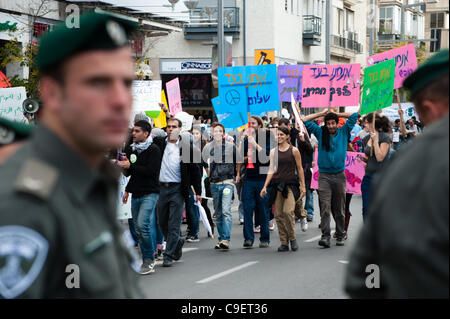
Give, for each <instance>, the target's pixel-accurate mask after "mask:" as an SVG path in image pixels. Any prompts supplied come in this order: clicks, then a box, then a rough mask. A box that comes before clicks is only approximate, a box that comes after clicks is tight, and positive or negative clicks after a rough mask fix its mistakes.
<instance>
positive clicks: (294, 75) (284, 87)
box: [278, 65, 303, 102]
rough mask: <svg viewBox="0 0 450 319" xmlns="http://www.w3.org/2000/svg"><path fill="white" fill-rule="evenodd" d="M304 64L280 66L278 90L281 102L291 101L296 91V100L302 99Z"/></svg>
mask: <svg viewBox="0 0 450 319" xmlns="http://www.w3.org/2000/svg"><path fill="white" fill-rule="evenodd" d="M302 75H303V65H280V66H278V91H279V93H280V101H281V102H290V101H291V93H294V98H295V102H300V101H301V100H302Z"/></svg>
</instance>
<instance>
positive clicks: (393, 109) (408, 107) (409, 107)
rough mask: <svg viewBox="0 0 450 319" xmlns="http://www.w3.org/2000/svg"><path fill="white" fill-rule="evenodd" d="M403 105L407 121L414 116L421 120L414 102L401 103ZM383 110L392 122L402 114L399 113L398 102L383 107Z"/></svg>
mask: <svg viewBox="0 0 450 319" xmlns="http://www.w3.org/2000/svg"><path fill="white" fill-rule="evenodd" d="M401 107H402V110H403V119H404V120H405V121H407V120H409V119H410V118H412V117H413V116H415V117H416V119H417V120H420V119H419V115H417V113H416V110H415V108H414V103H412V102H407V103H401ZM381 112H382V113H383V114H384V116H386V117H387V118H388V119H389V121H390V122H391V123H394V122H395V120H397V119H400V115H398V103H393V104H392V106H390V107H387V108H385V109H383V110H382V111H381Z"/></svg>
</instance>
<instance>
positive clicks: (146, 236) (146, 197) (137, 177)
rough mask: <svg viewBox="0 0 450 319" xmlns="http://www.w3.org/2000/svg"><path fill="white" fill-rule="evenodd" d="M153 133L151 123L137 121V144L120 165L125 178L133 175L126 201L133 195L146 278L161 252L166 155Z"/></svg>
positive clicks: (126, 193)
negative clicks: (162, 181) (158, 217)
mask: <svg viewBox="0 0 450 319" xmlns="http://www.w3.org/2000/svg"><path fill="white" fill-rule="evenodd" d="M151 130H152V128H151V126H150V124H149V123H148V122H147V121H138V122H136V123H135V125H134V128H133V142H134V143H133V144H131V145H130V148H129V149H127V150H126V152H125V153H126V158H121V159H119V161H118V165H119V166H120V167H121V168H123V169H124V175H125V176H131V177H130V180H129V182H128V184H127V186H126V188H125V193H124V196H123V199H122V201H123V203H124V204H126V203H127V202H128V196H129V195H128V194H129V193H131V194H132V198H131V215H132V216H133V221H134V226H135V229H136V232H137V234H138V242H139V247H140V248H141V252H142V266H141V274H142V275H146V274H150V273H153V272H155V253H157V247H156V236H157V224H156V204H157V202H158V198H159V180H158V178H159V171H160V168H161V156H162V155H161V150H160V148H159V147H158V146H156V145H155V144H153V143H152V142H153V138H152V137H151V136H150V132H151Z"/></svg>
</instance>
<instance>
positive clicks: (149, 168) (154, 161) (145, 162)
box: [124, 143, 162, 198]
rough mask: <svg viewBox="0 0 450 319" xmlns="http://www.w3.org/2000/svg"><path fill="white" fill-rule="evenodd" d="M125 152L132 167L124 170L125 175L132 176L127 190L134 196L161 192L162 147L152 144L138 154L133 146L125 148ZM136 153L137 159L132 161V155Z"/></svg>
mask: <svg viewBox="0 0 450 319" xmlns="http://www.w3.org/2000/svg"><path fill="white" fill-rule="evenodd" d="M125 154H126V156H127V158H128V160H129V161H130V168H129V169H126V170H124V175H125V176H127V177H128V176H131V178H130V181H129V182H128V184H127V187H126V188H125V191H126V192H128V193H131V194H133V197H134V198H138V197H142V196H144V195H148V194H155V193H157V194H158V193H159V171H160V169H161V158H162V153H161V149H160V148H159V147H158V146H157V145H156V144H154V143H153V144H151V145H150V146H149V147H148V148H147V149H146V150H145V151H143V152H142V153H141V154H138V153H137V152H136V151H133V150H132V149H131V147H128V148H126V149H125ZM132 155H135V156H136V157H137V160H136V162H135V163H131V157H132Z"/></svg>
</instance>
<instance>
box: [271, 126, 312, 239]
mask: <svg viewBox="0 0 450 319" xmlns="http://www.w3.org/2000/svg"><path fill="white" fill-rule="evenodd" d="M278 123H279V127H286V128H288V129H289V134H290V143H291V145H293V146H294V147H296V148H297V149H298V150H299V151H300V154H301V159H302V167H303V172H304V179H305V183H309V185H311V178H312V172H311V170H310V168H311V164H312V161H313V147H312V145H311V142H310V140H309V137H308V134H305V133H302V132H300V131H299V130H298V129H296V128H295V127H292V126H291V124H290V123H289V121H288V120H287V119H285V118H283V119H280V121H279V122H278ZM307 215H308V213H307V211H306V209H305V208H304V207H303V196H302V197H299V198H298V200H297V202H296V203H295V216H296V218H298V219H299V220H300V224H301V229H302V231H304V232H305V231H307V230H308V220H307Z"/></svg>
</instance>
